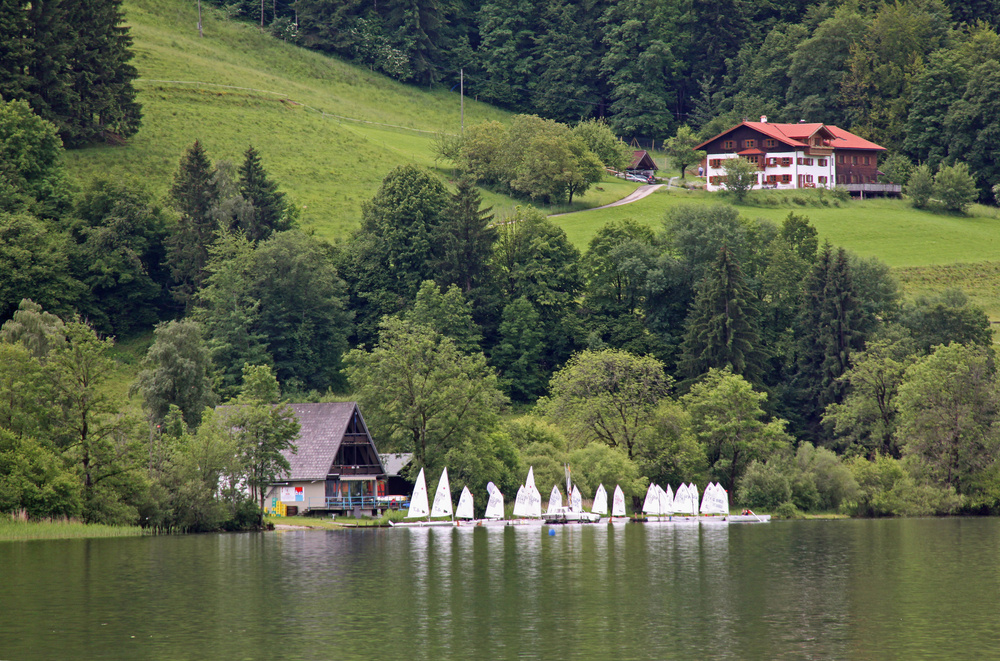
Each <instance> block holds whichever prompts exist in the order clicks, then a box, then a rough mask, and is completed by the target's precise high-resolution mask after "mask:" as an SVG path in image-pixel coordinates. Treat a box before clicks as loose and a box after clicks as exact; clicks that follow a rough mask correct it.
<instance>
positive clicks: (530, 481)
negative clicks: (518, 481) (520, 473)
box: [524, 466, 535, 489]
mask: <svg viewBox="0 0 1000 661" xmlns="http://www.w3.org/2000/svg"><path fill="white" fill-rule="evenodd" d="M524 487H525V488H526V489H534V488H535V468H534V467H533V466H528V477H527V479H526V480H525V481H524Z"/></svg>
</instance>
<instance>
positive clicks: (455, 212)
mask: <svg viewBox="0 0 1000 661" xmlns="http://www.w3.org/2000/svg"><path fill="white" fill-rule="evenodd" d="M481 204H482V197H481V196H480V195H479V191H478V190H476V187H475V184H474V182H473V181H472V179H470V178H468V177H463V178H462V179H461V180H460V181H459V182H458V191H457V192H456V193H455V194H454V195H452V197H451V201H450V203H449V205H448V208H447V210H446V211H445V213H444V219H443V222H442V223H441V225H439V226H438V228H437V245H438V250H439V251H440V255H441V257H440V260H439V262H438V282H439V283H440V284H441V285H449V284H455V285H458V287H459V288H461V290H462V291H463V292H464V293H466V294H469V293H470V292H471V291H472V290H473V289H474V288H475V287H477V286H479V285H481V284H482V280H483V278H485V277H486V272H487V262H488V261H489V258H490V255H491V253H492V252H493V242H494V241H496V237H497V232H496V229H495V228H493V227H491V226H490V222H491V221H492V220H493V214H491V213H490V211H491V210H492V207H487V208H485V209H483V208H481Z"/></svg>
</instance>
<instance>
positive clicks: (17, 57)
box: [0, 0, 34, 99]
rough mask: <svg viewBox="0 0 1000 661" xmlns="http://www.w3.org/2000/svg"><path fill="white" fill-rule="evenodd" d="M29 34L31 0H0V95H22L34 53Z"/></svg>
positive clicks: (23, 94) (25, 87)
mask: <svg viewBox="0 0 1000 661" xmlns="http://www.w3.org/2000/svg"><path fill="white" fill-rule="evenodd" d="M27 35H28V0H0V98H3V99H22V98H24V96H25V91H26V90H27V88H28V81H29V80H30V79H29V77H28V66H29V63H30V61H31V58H32V57H33V55H34V53H33V48H32V44H31V42H30V41H28V39H27V38H26V37H27Z"/></svg>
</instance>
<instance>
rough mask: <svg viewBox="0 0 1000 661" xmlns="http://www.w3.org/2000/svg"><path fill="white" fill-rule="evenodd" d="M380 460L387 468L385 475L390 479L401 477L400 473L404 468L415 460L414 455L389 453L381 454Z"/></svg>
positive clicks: (409, 453)
mask: <svg viewBox="0 0 1000 661" xmlns="http://www.w3.org/2000/svg"><path fill="white" fill-rule="evenodd" d="M378 458H379V460H381V462H382V465H383V466H385V474H386V475H388V476H389V477H395V476H397V475H399V471H401V470H403V466H405V465H406V464H408V463H410V460H411V459H413V453H412V452H389V453H386V454H380V455H379V456H378Z"/></svg>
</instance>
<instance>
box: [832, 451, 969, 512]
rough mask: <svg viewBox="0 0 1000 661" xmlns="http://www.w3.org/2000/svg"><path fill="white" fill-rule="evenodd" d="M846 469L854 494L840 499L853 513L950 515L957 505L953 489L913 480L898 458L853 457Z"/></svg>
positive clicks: (906, 466) (957, 497)
mask: <svg viewBox="0 0 1000 661" xmlns="http://www.w3.org/2000/svg"><path fill="white" fill-rule="evenodd" d="M850 468H851V472H852V473H853V475H854V479H855V480H856V481H857V484H858V495H857V497H856V498H853V499H849V500H846V501H844V504H843V506H842V509H844V510H845V511H847V512H848V513H849V514H852V515H853V516H869V517H872V516H931V515H942V514H952V513H954V512H955V511H957V510H958V508H959V506H960V504H961V499H960V497H959V496H958V495H957V494H956V493H955V490H954V489H953V488H951V487H941V486H936V485H933V484H928V483H925V482H921V481H919V480H917V479H916V477H915V476H914V474H913V472H912V471H911V470H910V466H909V465H907V464H906V463H904V462H903V461H901V460H899V459H893V458H891V457H885V456H882V455H879V456H877V457H875V459H874V460H872V461H867V460H865V459H863V458H861V457H855V458H854V460H853V461H852V462H851V463H850Z"/></svg>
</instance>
